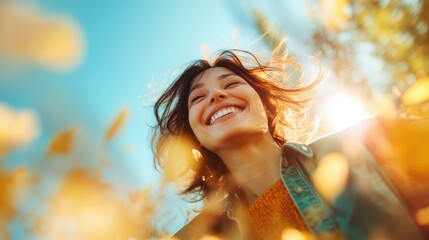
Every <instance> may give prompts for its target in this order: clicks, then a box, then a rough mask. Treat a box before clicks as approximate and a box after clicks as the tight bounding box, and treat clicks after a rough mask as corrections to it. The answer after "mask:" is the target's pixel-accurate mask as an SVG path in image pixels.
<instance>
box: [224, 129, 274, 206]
mask: <svg viewBox="0 0 429 240" xmlns="http://www.w3.org/2000/svg"><path fill="white" fill-rule="evenodd" d="M218 155H219V157H220V158H221V159H222V160H223V162H224V163H225V165H226V166H227V167H228V169H229V171H230V172H231V174H232V176H233V177H234V178H235V180H236V181H237V182H238V184H240V186H242V187H243V188H244V191H245V193H246V195H247V198H248V200H249V202H253V200H255V199H256V198H257V197H258V196H260V195H261V194H262V193H263V192H264V191H265V190H266V189H268V188H269V187H270V186H272V185H273V184H274V183H275V182H277V181H278V180H279V179H280V164H279V159H280V156H281V147H279V146H278V145H277V143H276V142H275V141H274V139H273V138H272V137H271V135H269V134H265V135H262V136H255V137H254V138H251V139H250V138H249V139H248V141H246V142H244V143H241V144H237V145H234V146H232V147H229V148H224V149H221V150H219V151H218Z"/></svg>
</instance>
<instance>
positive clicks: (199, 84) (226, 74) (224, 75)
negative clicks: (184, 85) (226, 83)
mask: <svg viewBox="0 0 429 240" xmlns="http://www.w3.org/2000/svg"><path fill="white" fill-rule="evenodd" d="M232 75H237V74H235V73H224V74H221V75H219V76H218V77H217V80H223V79H225V78H227V77H229V76H232ZM200 81H201V78H200V79H198V81H197V83H196V84H194V85H193V86H192V87H191V89H190V90H189V95H190V94H191V92H192V91H194V90H196V89H198V88H201V87H202V86H203V85H204V84H203V83H200Z"/></svg>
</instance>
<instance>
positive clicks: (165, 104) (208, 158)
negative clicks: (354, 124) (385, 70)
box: [152, 50, 321, 201]
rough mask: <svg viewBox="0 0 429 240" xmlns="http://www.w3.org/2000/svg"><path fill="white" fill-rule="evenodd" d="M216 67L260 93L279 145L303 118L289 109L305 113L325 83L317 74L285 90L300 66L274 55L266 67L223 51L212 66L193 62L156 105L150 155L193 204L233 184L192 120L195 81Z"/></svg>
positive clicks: (242, 54)
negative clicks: (196, 132) (315, 91)
mask: <svg viewBox="0 0 429 240" xmlns="http://www.w3.org/2000/svg"><path fill="white" fill-rule="evenodd" d="M214 67H224V68H227V69H229V70H231V71H232V72H234V73H235V74H237V75H239V76H241V77H242V78H243V79H245V80H246V81H247V82H248V83H249V85H251V86H252V87H253V88H254V89H255V90H256V92H257V93H258V94H259V96H260V98H261V100H262V103H263V105H264V107H265V109H266V111H267V118H268V125H269V126H268V127H269V131H270V133H271V135H272V136H273V138H274V140H275V141H276V142H277V144H279V145H282V144H283V143H284V142H285V141H286V136H285V131H284V129H285V128H289V127H291V124H290V123H291V122H293V121H296V120H298V121H300V120H301V119H290V116H288V115H287V114H286V111H290V110H294V111H297V112H299V111H302V110H303V109H305V107H306V105H307V103H308V102H309V101H310V100H311V99H312V94H311V93H312V90H313V88H314V87H315V86H316V85H317V83H318V82H319V81H320V79H321V77H320V74H319V76H318V77H317V78H316V80H315V81H313V82H312V83H311V84H309V85H306V86H303V87H292V88H286V85H285V81H286V80H287V79H288V78H289V76H290V75H291V74H292V73H293V72H294V71H295V72H296V71H299V73H301V67H300V65H299V64H298V63H297V62H295V61H294V60H292V59H290V58H286V57H283V56H278V57H276V56H274V57H272V59H271V61H270V62H268V63H266V64H262V63H261V62H260V61H259V60H258V58H256V56H255V55H253V54H252V53H249V52H246V51H242V50H226V51H222V52H220V53H219V54H218V55H216V56H215V57H214V59H213V61H212V62H209V61H207V60H202V59H201V60H197V61H194V62H193V63H191V64H190V65H189V66H188V67H187V68H186V69H185V70H184V71H183V73H182V74H180V76H178V77H177V78H176V79H175V81H174V82H173V83H172V84H171V85H170V86H169V87H168V88H167V89H166V90H165V92H164V93H163V94H162V95H161V96H160V97H159V99H158V100H157V101H156V103H155V106H154V113H155V117H156V125H155V126H154V127H153V132H152V134H153V136H152V137H153V138H152V151H153V153H154V156H155V163H156V164H158V165H159V166H161V167H162V168H164V170H165V171H166V174H167V176H168V177H169V178H173V179H176V180H177V179H179V178H180V179H181V180H182V182H183V180H184V181H185V182H184V183H185V184H184V185H185V187H184V190H183V192H182V194H185V195H188V194H190V195H191V196H193V198H192V199H193V200H192V201H198V200H201V199H203V198H204V197H206V195H207V194H212V193H218V192H219V190H225V189H227V188H228V184H231V181H229V180H228V179H231V177H230V176H229V171H228V169H227V167H226V166H225V164H224V163H223V161H222V160H221V159H220V158H219V157H218V156H217V155H216V154H215V153H213V152H211V151H209V150H207V149H206V148H204V147H203V146H202V145H201V144H199V142H198V140H197V138H196V137H195V135H194V133H193V132H192V129H191V126H190V125H189V121H188V113H189V112H188V96H189V90H190V87H191V83H192V80H193V79H194V78H195V77H197V76H198V75H199V74H200V73H202V72H204V71H205V70H207V69H210V68H214ZM299 80H300V78H299ZM230 187H231V186H229V188H230Z"/></svg>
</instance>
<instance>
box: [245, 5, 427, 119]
mask: <svg viewBox="0 0 429 240" xmlns="http://www.w3.org/2000/svg"><path fill="white" fill-rule="evenodd" d="M308 8H309V9H308V10H309V11H308V12H309V18H310V20H312V21H313V23H314V26H315V27H316V28H315V31H314V32H313V36H312V40H311V42H309V44H310V45H311V46H314V49H316V51H317V52H319V51H320V55H319V56H318V58H319V60H320V61H321V62H322V63H323V64H325V65H327V66H328V67H329V68H330V69H331V71H332V72H333V73H334V74H335V77H336V79H337V80H338V81H339V82H340V83H341V84H344V85H346V86H348V88H350V89H353V92H355V93H356V94H357V95H360V96H361V98H362V99H366V100H368V103H367V105H369V107H371V105H373V104H372V103H371V102H373V101H375V100H380V98H379V97H378V96H388V97H389V98H390V99H391V100H392V102H393V105H394V108H395V111H394V112H393V113H394V114H396V115H400V116H407V117H408V116H412V117H416V113H418V114H420V115H421V112H427V110H428V98H425V97H424V96H420V99H424V101H423V100H422V101H420V102H419V103H418V104H417V105H416V104H408V103H409V102H410V101H408V100H407V99H409V98H410V97H409V96H406V97H405V98H404V97H403V95H404V93H405V92H406V91H410V90H407V89H409V88H410V87H411V85H413V84H415V83H416V82H420V81H424V80H425V79H427V76H428V75H429V31H428V30H429V2H428V1H426V0H415V1H405V0H363V1H356V0H352V1H347V0H319V1H317V2H316V3H315V4H314V5H310V6H309V7H308ZM285 11H287V10H286V9H285ZM252 15H253V18H254V22H255V25H254V26H255V28H256V29H257V30H258V31H259V32H260V34H261V35H264V36H265V37H264V38H263V39H264V40H265V42H266V44H267V46H268V47H270V48H271V49H274V46H276V45H277V44H278V43H280V42H281V40H282V37H281V36H279V35H280V34H279V32H281V29H280V28H279V27H278V26H276V24H275V22H274V23H273V21H271V19H269V18H268V17H267V16H266V15H264V13H262V12H261V11H259V10H257V9H256V8H253V10H252ZM268 26H271V28H270V29H275V31H270V29H269V28H268ZM284 32H286V31H284ZM363 49H365V50H363ZM365 51H366V52H367V54H368V56H367V58H366V59H365V58H364V60H362V55H363V54H365V53H364V52H365ZM362 61H367V62H366V63H365V64H369V65H371V64H372V62H371V61H377V63H379V62H381V65H382V69H381V73H382V74H380V72H374V73H371V72H369V71H371V70H369V69H367V68H365V66H362V65H365V64H362ZM366 66H368V65H366ZM374 83H378V84H377V85H378V86H380V85H381V87H379V88H374V87H371V86H373V85H374ZM422 85H424V84H419V86H415V87H413V88H414V90H412V91H413V94H411V95H414V94H415V92H416V89H417V88H420V90H418V91H420V93H419V94H420V95H425V94H426V96H427V92H428V91H427V88H426V87H425V86H422ZM411 98H415V97H411ZM404 101H405V102H404ZM378 110H379V109H378Z"/></svg>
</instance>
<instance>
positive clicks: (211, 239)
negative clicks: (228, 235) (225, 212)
mask: <svg viewBox="0 0 429 240" xmlns="http://www.w3.org/2000/svg"><path fill="white" fill-rule="evenodd" d="M200 240H220V238H218V237H216V236H213V235H204V236H202V237H201V238H200Z"/></svg>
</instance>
